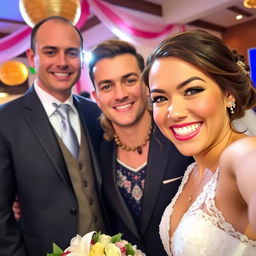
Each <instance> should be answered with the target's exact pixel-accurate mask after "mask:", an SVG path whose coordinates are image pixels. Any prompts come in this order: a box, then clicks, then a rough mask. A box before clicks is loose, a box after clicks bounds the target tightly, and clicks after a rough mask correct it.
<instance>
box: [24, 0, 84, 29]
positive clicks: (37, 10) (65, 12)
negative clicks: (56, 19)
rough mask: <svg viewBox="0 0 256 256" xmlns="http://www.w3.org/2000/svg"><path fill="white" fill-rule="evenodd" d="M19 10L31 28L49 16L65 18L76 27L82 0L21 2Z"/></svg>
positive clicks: (26, 0) (29, 0) (28, 0)
mask: <svg viewBox="0 0 256 256" xmlns="http://www.w3.org/2000/svg"><path fill="white" fill-rule="evenodd" d="M19 8H20V13H21V15H22V17H23V19H24V21H25V22H26V23H27V24H28V25H29V26H30V27H34V26H35V25H36V24H37V23H38V22H39V21H41V20H43V19H45V18H47V17H49V16H62V17H65V18H67V19H69V20H70V21H71V22H72V23H73V24H74V25H75V24H76V23H77V22H78V20H79V18H80V15H81V4H80V0H20V2H19Z"/></svg>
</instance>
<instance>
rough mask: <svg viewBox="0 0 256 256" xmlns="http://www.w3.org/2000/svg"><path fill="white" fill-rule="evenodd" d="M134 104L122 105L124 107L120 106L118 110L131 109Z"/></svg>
mask: <svg viewBox="0 0 256 256" xmlns="http://www.w3.org/2000/svg"><path fill="white" fill-rule="evenodd" d="M131 105H132V104H131V103H129V104H126V105H122V106H118V107H116V109H124V108H129V107H130V106H131Z"/></svg>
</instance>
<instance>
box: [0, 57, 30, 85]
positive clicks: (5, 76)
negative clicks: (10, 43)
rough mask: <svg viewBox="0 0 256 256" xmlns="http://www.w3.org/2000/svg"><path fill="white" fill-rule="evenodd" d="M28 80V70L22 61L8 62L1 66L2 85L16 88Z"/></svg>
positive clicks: (0, 78)
mask: <svg viewBox="0 0 256 256" xmlns="http://www.w3.org/2000/svg"><path fill="white" fill-rule="evenodd" d="M27 78H28V69H27V67H26V65H25V64H23V63H22V62H20V61H7V62H4V63H3V64H2V65H1V66H0V80H1V81H2V83H4V84H6V85H10V86H15V85H19V84H22V83H24V82H25V81H26V80H27Z"/></svg>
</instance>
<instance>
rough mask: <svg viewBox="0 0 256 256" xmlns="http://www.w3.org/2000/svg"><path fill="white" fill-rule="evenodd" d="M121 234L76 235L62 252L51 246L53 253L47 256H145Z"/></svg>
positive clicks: (55, 246) (91, 233) (93, 233)
mask: <svg viewBox="0 0 256 256" xmlns="http://www.w3.org/2000/svg"><path fill="white" fill-rule="evenodd" d="M121 237H122V234H117V235H114V236H108V235H104V234H101V233H100V232H98V233H96V232H94V231H92V232H90V233H87V234H86V235H84V236H83V237H81V236H79V235H77V236H76V237H73V238H72V239H71V241H70V246H69V247H68V248H67V249H65V250H64V251H63V250H62V249H61V248H59V247H58V246H57V245H56V244H53V252H52V253H47V256H67V255H68V256H145V254H144V253H142V252H141V251H140V250H137V248H136V245H131V244H130V243H128V242H127V241H125V240H122V239H121Z"/></svg>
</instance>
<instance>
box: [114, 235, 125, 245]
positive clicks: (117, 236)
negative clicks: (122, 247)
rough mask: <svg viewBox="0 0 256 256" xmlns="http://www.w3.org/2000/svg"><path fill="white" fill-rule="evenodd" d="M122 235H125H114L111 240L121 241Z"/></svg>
mask: <svg viewBox="0 0 256 256" xmlns="http://www.w3.org/2000/svg"><path fill="white" fill-rule="evenodd" d="M122 235H123V234H121V233H118V234H116V235H114V236H112V237H111V242H112V243H113V244H114V243H116V242H120V241H121V237H122Z"/></svg>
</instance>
